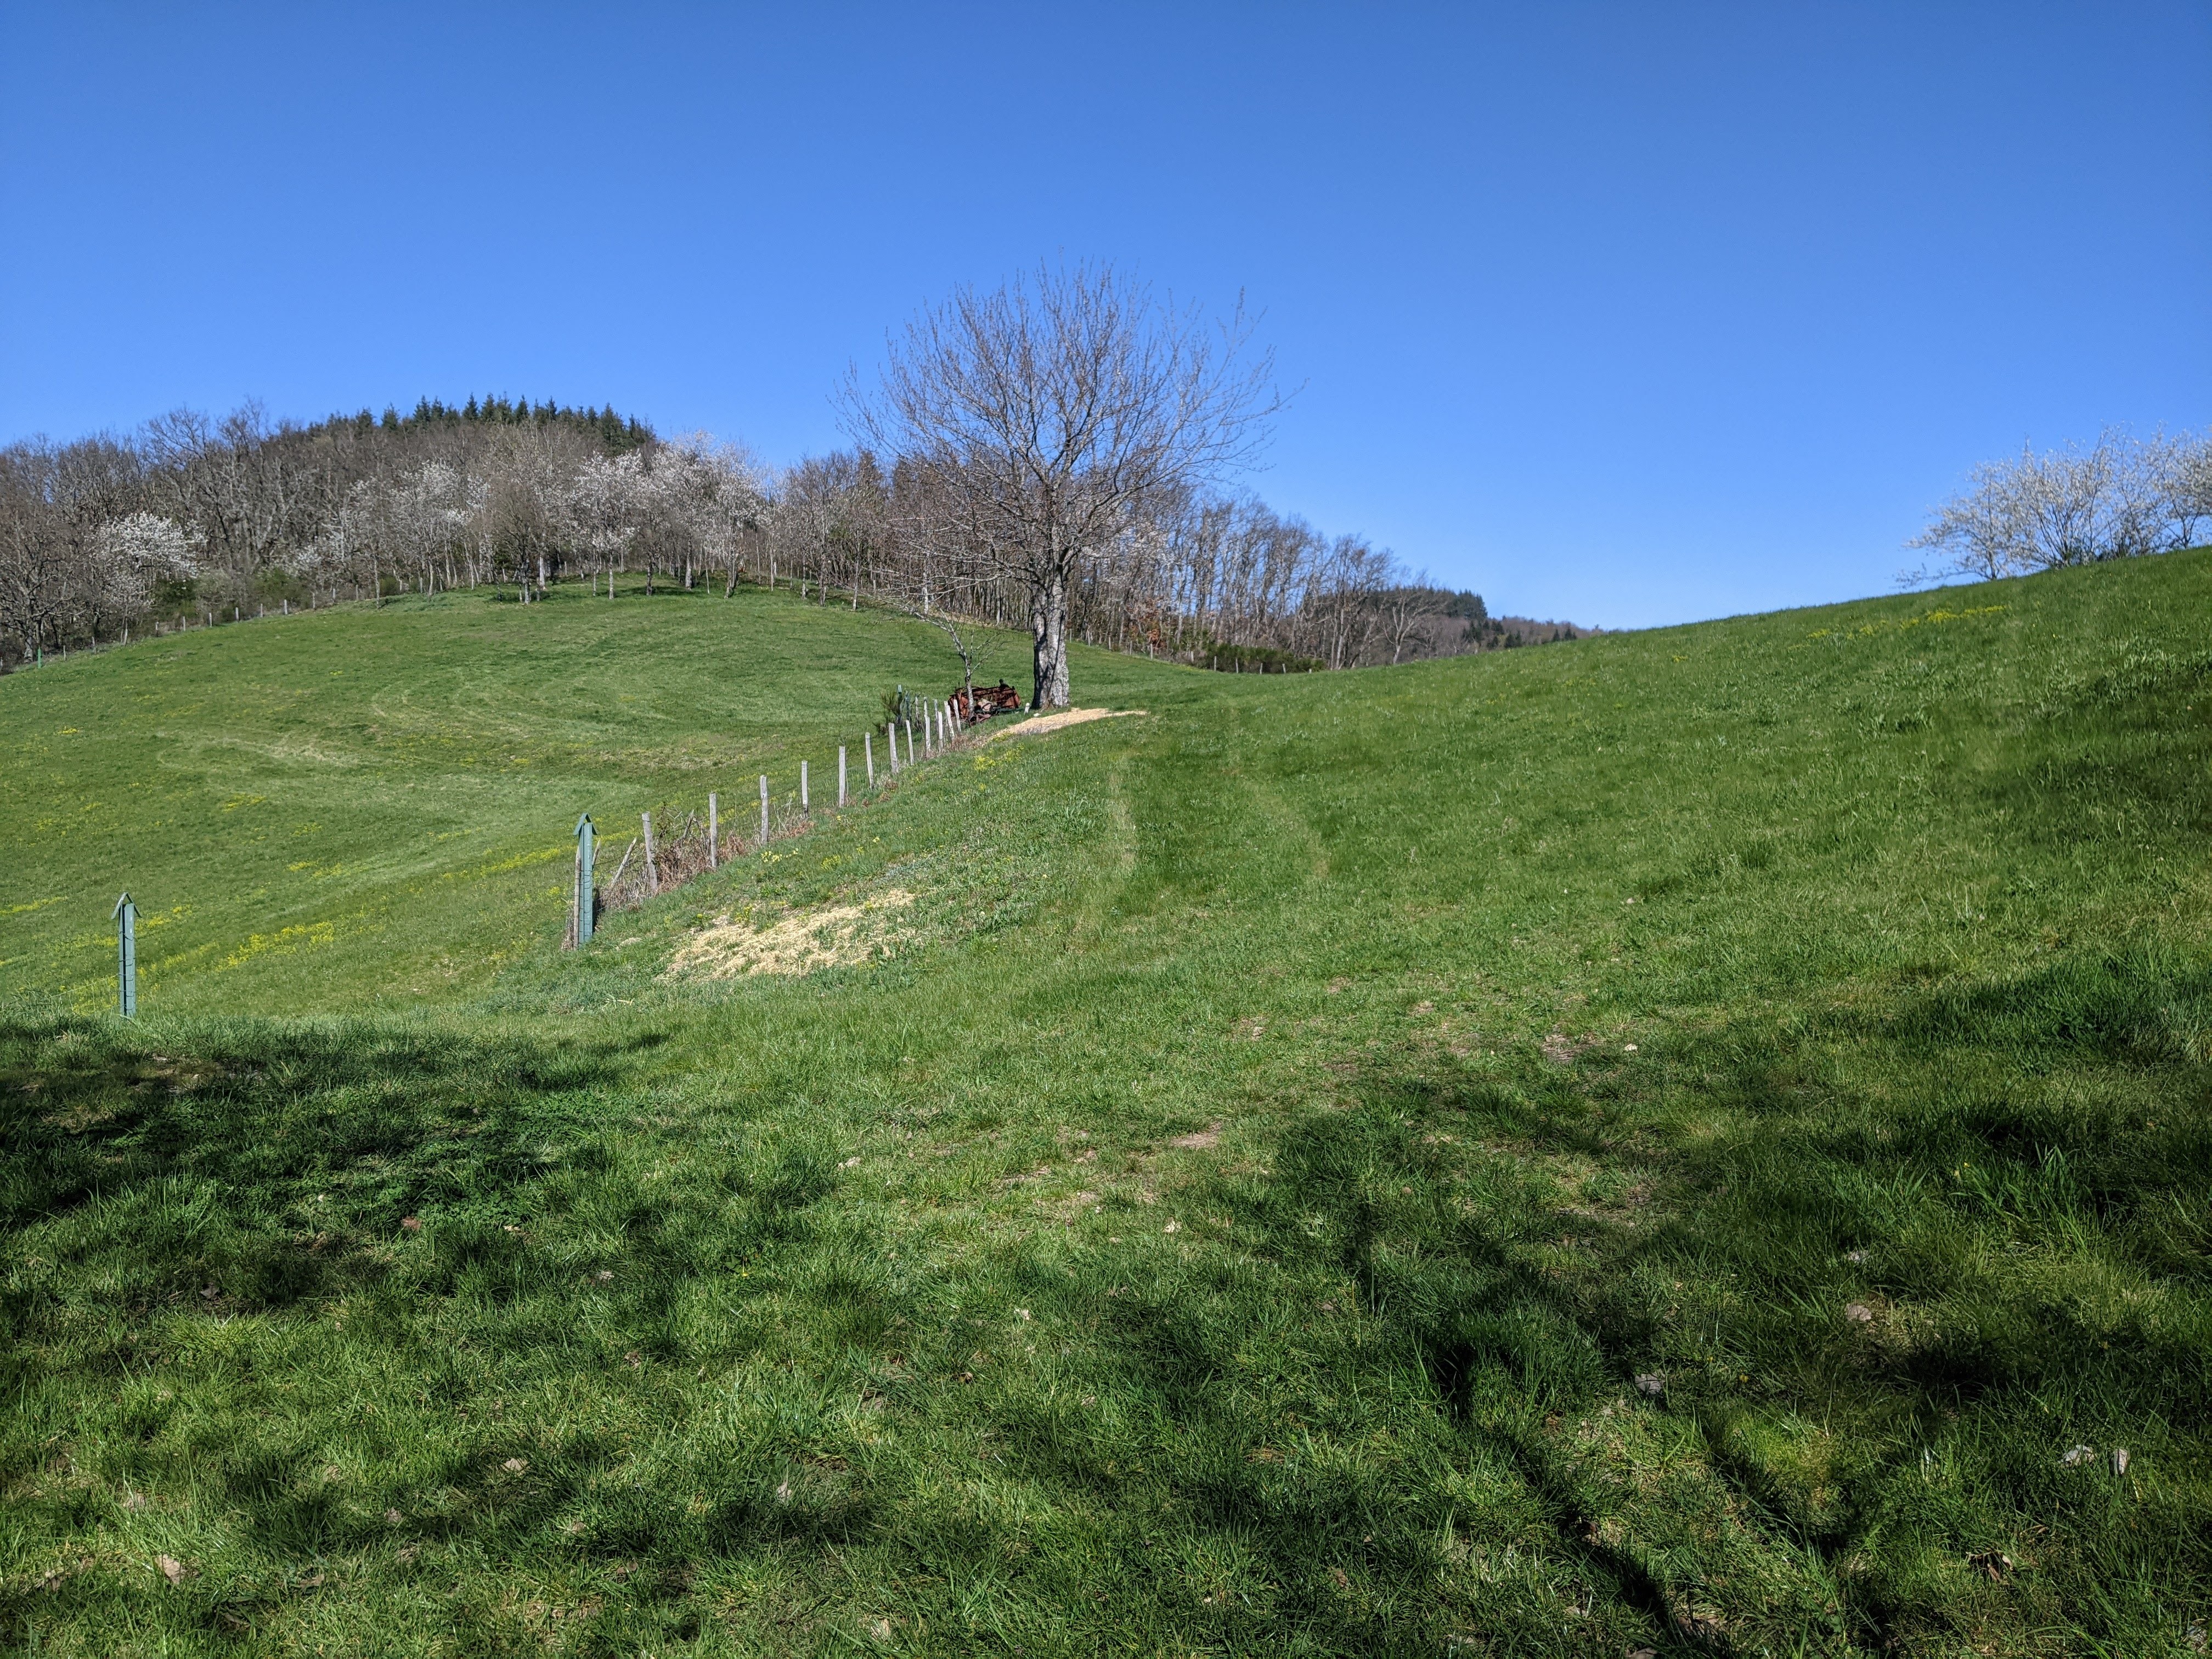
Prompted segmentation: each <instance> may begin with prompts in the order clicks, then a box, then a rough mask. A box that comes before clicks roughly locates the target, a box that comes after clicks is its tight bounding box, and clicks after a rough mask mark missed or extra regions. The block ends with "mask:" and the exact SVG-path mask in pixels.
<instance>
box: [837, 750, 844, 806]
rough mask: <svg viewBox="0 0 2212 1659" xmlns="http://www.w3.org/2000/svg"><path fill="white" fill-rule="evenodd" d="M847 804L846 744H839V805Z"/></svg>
mask: <svg viewBox="0 0 2212 1659" xmlns="http://www.w3.org/2000/svg"><path fill="white" fill-rule="evenodd" d="M844 804H845V745H844V744H842V743H841V744H838V745H837V805H840V806H842V805H844Z"/></svg>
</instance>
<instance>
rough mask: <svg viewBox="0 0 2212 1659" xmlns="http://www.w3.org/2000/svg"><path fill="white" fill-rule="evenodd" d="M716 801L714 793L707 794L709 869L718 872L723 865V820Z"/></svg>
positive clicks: (709, 791)
mask: <svg viewBox="0 0 2212 1659" xmlns="http://www.w3.org/2000/svg"><path fill="white" fill-rule="evenodd" d="M719 806H720V803H719V802H718V801H717V800H716V799H714V791H713V790H711V789H709V790H708V792H707V867H708V869H709V870H718V869H720V867H721V864H722V819H721V814H720V811H719V810H718V808H719Z"/></svg>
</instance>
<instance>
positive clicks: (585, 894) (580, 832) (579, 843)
mask: <svg viewBox="0 0 2212 1659" xmlns="http://www.w3.org/2000/svg"><path fill="white" fill-rule="evenodd" d="M592 839H593V837H592V815H591V814H590V813H589V812H586V813H585V814H584V816H583V817H580V818H578V819H577V820H576V891H575V893H574V897H573V901H572V902H574V905H575V907H576V943H577V944H579V945H589V944H590V943H591V942H592V922H593V921H594V920H596V918H595V917H594V916H593V915H592V912H593V911H594V910H596V909H598V908H599V893H598V890H597V889H595V888H594V887H593V886H592Z"/></svg>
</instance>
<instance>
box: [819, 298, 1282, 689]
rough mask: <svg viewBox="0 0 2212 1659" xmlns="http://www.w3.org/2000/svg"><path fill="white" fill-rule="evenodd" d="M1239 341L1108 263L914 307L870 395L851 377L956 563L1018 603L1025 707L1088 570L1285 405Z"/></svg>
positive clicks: (856, 400)
mask: <svg viewBox="0 0 2212 1659" xmlns="http://www.w3.org/2000/svg"><path fill="white" fill-rule="evenodd" d="M1249 342H1250V325H1249V322H1248V321H1247V319H1246V318H1245V315H1244V313H1243V307H1242V306H1241V304H1240V306H1239V307H1238V308H1237V310H1236V311H1235V312H1233V313H1231V315H1230V317H1229V319H1227V321H1226V322H1225V324H1224V325H1222V326H1221V327H1219V328H1218V330H1217V329H1215V328H1213V327H1212V326H1210V325H1208V324H1207V323H1206V320H1205V319H1204V318H1203V316H1202V315H1201V313H1200V312H1199V311H1198V310H1197V309H1196V308H1195V307H1178V306H1176V304H1175V303H1174V302H1173V301H1156V300H1155V299H1154V298H1153V296H1152V290H1151V289H1150V288H1149V287H1148V286H1147V285H1146V284H1144V283H1139V282H1138V281H1135V280H1134V279H1132V278H1125V277H1123V276H1120V275H1118V274H1117V273H1116V272H1115V270H1114V269H1113V268H1112V267H1111V266H1110V265H1095V266H1094V265H1079V266H1077V267H1074V268H1073V269H1065V268H1062V269H1054V268H1053V267H1050V266H1042V267H1040V268H1039V270H1037V271H1036V273H1035V275H1034V276H1030V277H1028V278H1024V279H1019V280H1017V281H1015V282H1013V283H1009V284H1007V285H1006V286H1005V287H1003V288H1001V289H999V290H998V291H997V292H996V293H994V294H981V293H978V292H977V291H975V290H974V289H960V290H958V291H957V292H956V293H955V294H954V295H952V297H951V299H949V300H947V301H945V303H944V304H942V305H940V306H938V307H933V308H931V309H929V310H927V311H925V312H924V313H922V314H921V316H920V317H919V318H917V319H915V321H914V322H913V323H911V324H909V325H908V327H907V330H906V332H905V335H904V337H903V338H902V339H901V338H896V337H894V338H893V339H891V340H890V342H888V343H887V349H886V353H885V362H884V371H883V380H882V384H881V386H880V389H879V390H878V392H875V393H874V394H873V395H869V394H866V393H865V392H863V391H862V390H861V388H860V382H859V378H858V371H857V370H856V371H854V375H853V376H852V377H851V378H850V379H849V380H848V383H847V388H846V400H845V401H846V409H847V413H848V419H849V421H850V423H851V425H852V427H853V429H854V432H855V434H856V435H859V436H860V437H862V438H864V439H866V441H870V442H872V443H873V444H874V445H875V446H876V447H879V448H882V449H884V450H886V451H889V452H890V453H892V454H894V455H896V456H897V457H899V458H900V459H901V460H902V462H903V463H905V464H907V465H909V466H911V467H912V468H914V469H915V470H916V471H918V472H920V473H921V475H923V477H925V478H926V480H927V483H928V485H929V486H930V488H931V489H932V490H933V493H934V494H935V495H936V496H937V498H938V499H939V501H940V502H941V503H942V505H943V506H944V507H945V509H946V510H947V514H948V526H949V527H956V528H957V531H958V532H959V533H960V536H961V538H962V539H963V544H964V548H965V550H966V551H967V552H968V553H969V554H970V555H971V556H975V557H978V558H980V559H981V560H983V561H986V562H988V563H989V564H991V565H992V566H993V567H994V568H996V569H997V570H999V571H1000V572H1001V573H1003V574H1005V575H1006V576H1007V577H1009V578H1011V579H1012V580H1015V581H1016V582H1018V584H1019V586H1021V587H1022V588H1023V589H1024V592H1025V597H1026V598H1027V599H1028V601H1029V611H1030V635H1031V638H1032V641H1033V647H1034V648H1033V660H1034V665H1035V670H1036V690H1035V695H1034V697H1033V699H1032V706H1034V707H1036V708H1063V707H1065V706H1066V702H1067V699H1068V675H1067V639H1068V629H1067V623H1068V599H1069V593H1070V590H1071V588H1072V587H1073V586H1074V583H1075V580H1076V578H1077V576H1078V574H1079V572H1080V571H1081V570H1082V569H1083V568H1084V566H1085V562H1086V561H1089V560H1091V559H1093V558H1096V557H1097V556H1099V555H1100V554H1101V553H1102V552H1103V550H1105V549H1106V548H1108V547H1109V545H1111V544H1113V543H1114V541H1115V539H1116V538H1119V537H1120V536H1121V535H1122V534H1124V533H1125V532H1127V529H1128V528H1129V527H1130V525H1131V523H1132V521H1133V520H1136V519H1138V518H1139V517H1141V516H1142V515H1143V514H1144V513H1146V509H1147V508H1148V507H1151V506H1152V504H1154V503H1156V502H1160V503H1164V502H1165V501H1168V500H1169V499H1170V498H1173V497H1175V496H1177V495H1183V494H1186V493H1188V492H1189V491H1191V490H1193V489H1195V488H1197V487H1198V486H1200V485H1202V484H1204V483H1208V482H1210V481H1212V480H1214V479H1216V478H1218V477H1222V476H1224V475H1225V474H1227V473H1229V472H1231V471H1236V470H1237V469H1239V468H1241V467H1243V466H1246V465H1249V464H1250V463H1251V461H1252V460H1253V459H1255V456H1256V453H1257V450H1258V447H1259V446H1260V445H1261V443H1262V442H1263V441H1264V440H1265V436H1266V430H1267V419H1268V417H1269V416H1272V415H1273V413H1274V412H1275V411H1276V410H1278V409H1279V407H1280V404H1281V399H1280V398H1279V397H1278V396H1277V395H1276V394H1275V392H1274V391H1273V386H1272V375H1273V358H1272V356H1271V355H1270V354H1267V353H1260V354H1258V355H1257V356H1250V357H1248V356H1247V348H1248V347H1249Z"/></svg>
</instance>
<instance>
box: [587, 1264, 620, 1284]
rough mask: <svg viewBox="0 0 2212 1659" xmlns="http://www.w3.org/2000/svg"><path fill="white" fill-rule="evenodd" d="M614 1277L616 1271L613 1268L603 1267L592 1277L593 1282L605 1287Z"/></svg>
mask: <svg viewBox="0 0 2212 1659" xmlns="http://www.w3.org/2000/svg"><path fill="white" fill-rule="evenodd" d="M614 1276H615V1275H614V1270H613V1269H612V1268H611V1267H602V1268H600V1269H599V1272H597V1273H593V1274H592V1283H593V1284H595V1285H604V1284H605V1283H606V1282H607V1280H609V1279H612V1278H613V1277H614Z"/></svg>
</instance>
